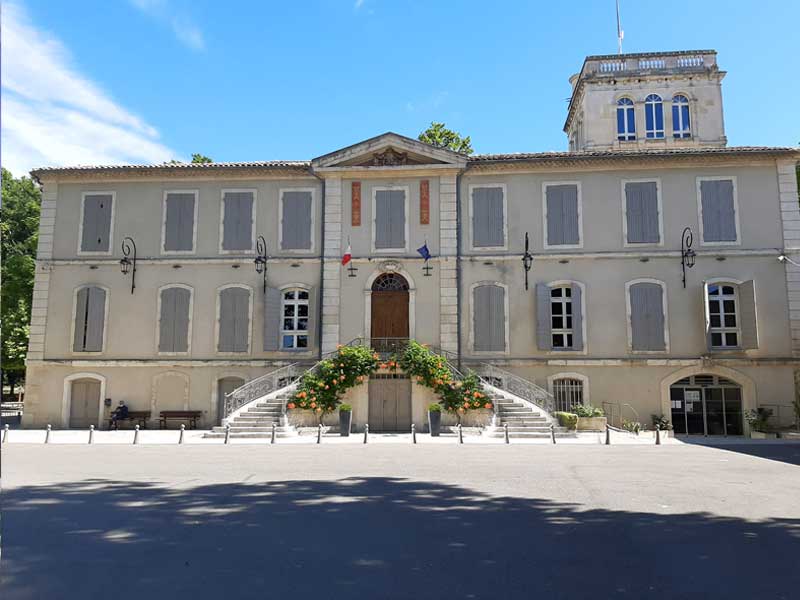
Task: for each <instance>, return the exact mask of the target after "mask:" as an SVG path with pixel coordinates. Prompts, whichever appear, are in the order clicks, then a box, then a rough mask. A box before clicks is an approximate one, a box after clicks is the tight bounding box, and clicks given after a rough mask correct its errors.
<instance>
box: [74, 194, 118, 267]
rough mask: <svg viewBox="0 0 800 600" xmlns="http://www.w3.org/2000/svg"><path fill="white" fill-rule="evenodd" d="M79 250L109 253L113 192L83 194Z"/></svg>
mask: <svg viewBox="0 0 800 600" xmlns="http://www.w3.org/2000/svg"><path fill="white" fill-rule="evenodd" d="M82 211H83V215H82V220H81V235H80V248H79V250H80V252H86V253H97V254H109V253H111V220H112V216H113V214H114V212H113V211H114V193H113V192H86V193H85V194H83V206H82Z"/></svg>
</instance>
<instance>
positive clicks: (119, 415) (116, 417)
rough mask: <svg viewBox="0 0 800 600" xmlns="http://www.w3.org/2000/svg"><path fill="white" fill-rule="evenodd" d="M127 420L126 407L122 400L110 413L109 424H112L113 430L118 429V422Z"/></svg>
mask: <svg viewBox="0 0 800 600" xmlns="http://www.w3.org/2000/svg"><path fill="white" fill-rule="evenodd" d="M127 418H128V405H127V404H125V401H124V400H120V401H119V406H117V408H115V409H114V412H113V413H111V422H112V423H113V424H114V429H118V428H119V423H118V422H119V421H124V420H125V419H127Z"/></svg>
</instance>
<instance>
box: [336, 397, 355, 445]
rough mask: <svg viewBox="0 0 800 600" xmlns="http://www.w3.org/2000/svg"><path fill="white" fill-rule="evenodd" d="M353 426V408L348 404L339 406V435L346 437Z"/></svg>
mask: <svg viewBox="0 0 800 600" xmlns="http://www.w3.org/2000/svg"><path fill="white" fill-rule="evenodd" d="M352 424H353V407H352V406H350V405H349V404H340V405H339V435H340V436H342V437H348V436H349V435H350V426H351V425H352Z"/></svg>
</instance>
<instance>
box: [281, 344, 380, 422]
mask: <svg viewBox="0 0 800 600" xmlns="http://www.w3.org/2000/svg"><path fill="white" fill-rule="evenodd" d="M377 368H378V359H377V358H376V356H375V355H373V353H372V350H370V349H369V348H366V347H364V346H339V347H338V348H337V350H336V354H335V355H333V356H332V357H331V358H327V359H325V360H322V361H320V363H319V364H318V365H317V368H316V369H315V370H314V371H313V372H310V373H306V374H305V375H303V377H302V379H301V380H300V383H298V385H297V390H296V391H295V393H294V397H293V398H292V401H291V403H287V405H286V408H300V409H306V410H313V411H315V412H316V413H317V414H318V415H320V416H321V415H322V414H323V413H325V412H332V411H334V410H336V408H337V406H339V404H340V403H341V401H342V400H341V399H342V396H344V393H345V392H346V391H347V390H348V389H350V388H351V387H353V386H356V385H358V384H360V383H362V382H363V381H364V380H365V379H366V377H367V376H368V375H369V374H370V373H372V372H374V371H375V370H376V369H377ZM290 404H291V406H290Z"/></svg>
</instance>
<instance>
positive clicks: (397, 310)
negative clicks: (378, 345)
mask: <svg viewBox="0 0 800 600" xmlns="http://www.w3.org/2000/svg"><path fill="white" fill-rule="evenodd" d="M371 310H372V314H371V320H370V321H371V322H370V332H371V337H372V338H377V339H386V338H408V292H407V291H396V292H395V291H392V292H372V308H371Z"/></svg>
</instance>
